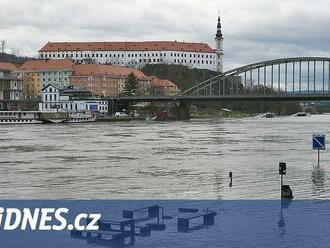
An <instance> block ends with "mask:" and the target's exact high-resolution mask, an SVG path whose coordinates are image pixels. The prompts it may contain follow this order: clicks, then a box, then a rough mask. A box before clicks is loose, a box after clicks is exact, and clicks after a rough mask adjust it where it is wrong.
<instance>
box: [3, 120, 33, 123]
mask: <svg viewBox="0 0 330 248" xmlns="http://www.w3.org/2000/svg"><path fill="white" fill-rule="evenodd" d="M33 121H34V120H1V121H0V122H28V123H29V122H33Z"/></svg>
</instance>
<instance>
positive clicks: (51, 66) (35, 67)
mask: <svg viewBox="0 0 330 248" xmlns="http://www.w3.org/2000/svg"><path fill="white" fill-rule="evenodd" d="M72 66H73V62H72V60H71V59H46V60H30V61H27V62H25V63H24V64H23V65H22V66H21V67H20V68H19V70H20V71H39V70H63V69H68V70H72Z"/></svg>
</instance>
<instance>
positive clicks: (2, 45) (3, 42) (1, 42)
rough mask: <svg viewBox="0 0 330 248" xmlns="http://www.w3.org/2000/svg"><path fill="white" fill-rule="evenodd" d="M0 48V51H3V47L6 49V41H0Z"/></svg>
mask: <svg viewBox="0 0 330 248" xmlns="http://www.w3.org/2000/svg"><path fill="white" fill-rule="evenodd" d="M0 49H1V53H4V52H5V49H6V41H5V40H1V41H0Z"/></svg>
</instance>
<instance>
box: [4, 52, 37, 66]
mask: <svg viewBox="0 0 330 248" xmlns="http://www.w3.org/2000/svg"><path fill="white" fill-rule="evenodd" d="M28 60H34V58H30V57H18V56H16V55H13V54H8V53H0V62H8V63H13V64H23V63H24V62H26V61H28Z"/></svg>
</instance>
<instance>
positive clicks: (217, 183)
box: [0, 115, 330, 199]
mask: <svg viewBox="0 0 330 248" xmlns="http://www.w3.org/2000/svg"><path fill="white" fill-rule="evenodd" d="M329 122H330V116H329V115H322V116H312V117H306V118H293V117H283V118H273V119H256V118H246V119H219V120H191V121H187V122H162V123H160V122H129V123H93V124H77V125H74V124H73V125H25V126H3V127H1V129H0V137H1V141H0V155H1V158H2V159H1V161H0V175H1V176H0V197H1V198H3V199H8V198H15V199H18V198H23V199H24V198H25V199H26V198H36V199H40V198H41V199H43V198H48V199H49V198H51V199H58V198H61V199H67V198H74V199H77V198H79V199H81V198H82V199H113V198H115V199H150V198H157V199H278V197H279V176H278V162H279V161H284V162H286V163H287V166H288V171H287V177H286V183H287V184H289V185H290V186H291V188H292V189H293V192H294V195H295V198H296V199H309V198H329V196H330V188H329V186H328V185H327V184H326V182H327V175H328V174H329V170H330V167H329V166H327V165H328V164H329V163H330V156H329V155H328V154H327V152H324V153H323V154H322V168H323V169H321V168H319V169H315V168H314V169H313V170H312V172H311V170H310V169H309V165H310V164H311V163H312V162H313V160H314V159H315V152H314V151H313V150H312V149H311V136H312V134H313V133H315V132H324V133H326V134H327V133H330V126H329V125H328V123H329ZM229 171H232V172H233V174H234V182H233V187H232V188H229V186H228V183H227V179H228V172H229Z"/></svg>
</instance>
